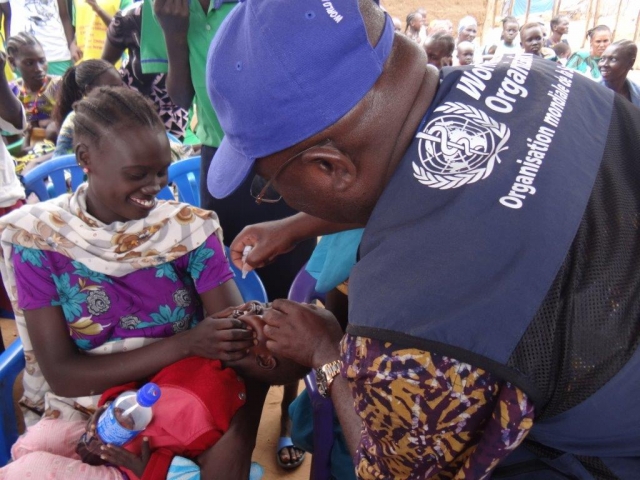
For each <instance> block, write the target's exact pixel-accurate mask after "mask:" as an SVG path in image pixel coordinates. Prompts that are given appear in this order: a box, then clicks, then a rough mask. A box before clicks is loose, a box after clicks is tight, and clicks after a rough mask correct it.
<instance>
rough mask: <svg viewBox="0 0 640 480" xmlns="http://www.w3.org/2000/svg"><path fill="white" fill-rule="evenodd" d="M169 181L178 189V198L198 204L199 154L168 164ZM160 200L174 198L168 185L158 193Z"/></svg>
mask: <svg viewBox="0 0 640 480" xmlns="http://www.w3.org/2000/svg"><path fill="white" fill-rule="evenodd" d="M169 183H173V184H174V185H175V186H176V188H177V190H178V200H180V201H181V202H185V203H188V204H190V205H193V206H194V207H199V206H200V156H197V157H189V158H185V159H184V160H179V161H177V162H175V163H172V164H171V165H170V166H169ZM157 197H158V198H159V199H160V200H175V198H174V196H173V193H172V192H171V189H170V188H169V186H166V187H164V188H163V189H162V190H160V192H159V193H158V195H157Z"/></svg>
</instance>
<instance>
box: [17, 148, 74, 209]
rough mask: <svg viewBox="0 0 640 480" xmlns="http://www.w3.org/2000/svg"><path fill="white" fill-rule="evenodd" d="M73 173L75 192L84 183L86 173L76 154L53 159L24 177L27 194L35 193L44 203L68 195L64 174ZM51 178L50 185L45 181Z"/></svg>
mask: <svg viewBox="0 0 640 480" xmlns="http://www.w3.org/2000/svg"><path fill="white" fill-rule="evenodd" d="M65 170H68V171H69V172H71V191H74V192H75V190H76V189H77V188H78V186H80V184H81V183H82V182H84V172H83V171H82V168H80V166H79V165H78V163H77V162H76V156H75V154H69V155H63V156H61V157H57V158H52V159H51V160H48V161H46V162H45V163H42V164H40V165H38V166H37V167H34V168H33V170H31V171H29V172H27V173H25V174H24V175H23V177H22V180H23V182H24V185H25V187H26V190H27V192H34V193H35V194H36V195H37V196H38V198H39V199H40V200H42V201H44V200H48V199H50V198H55V197H57V196H59V195H62V194H63V193H67V192H68V191H69V188H68V187H67V180H66V179H65V175H64V172H65ZM47 178H49V180H50V182H49V184H47V183H45V179H47Z"/></svg>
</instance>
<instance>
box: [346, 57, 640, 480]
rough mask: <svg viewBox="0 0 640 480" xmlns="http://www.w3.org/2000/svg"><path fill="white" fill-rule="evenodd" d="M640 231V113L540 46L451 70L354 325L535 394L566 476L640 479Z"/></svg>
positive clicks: (540, 442)
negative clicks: (537, 52) (541, 54)
mask: <svg viewBox="0 0 640 480" xmlns="http://www.w3.org/2000/svg"><path fill="white" fill-rule="evenodd" d="M639 227H640V110H636V109H635V107H633V106H631V104H630V103H628V102H626V101H625V100H623V99H622V98H621V97H619V98H615V97H614V94H613V93H612V92H611V91H610V90H607V89H606V88H602V87H601V86H600V85H597V84H596V83H595V82H592V81H591V80H589V79H586V78H584V77H582V76H580V75H579V74H577V73H576V72H573V71H571V70H567V69H565V68H564V67H562V66H560V65H558V64H555V63H553V62H550V61H546V60H539V59H537V58H535V59H534V58H533V57H532V56H530V55H519V56H512V55H509V56H505V57H503V58H502V59H501V60H499V61H498V63H496V64H482V65H478V66H470V67H466V68H464V69H452V70H449V71H447V72H446V74H445V75H444V79H443V81H442V84H441V86H440V89H439V91H438V94H437V96H436V98H435V100H434V101H433V103H432V105H431V106H430V108H429V111H428V112H427V113H426V115H425V118H424V120H423V122H422V124H421V125H420V127H419V129H418V131H417V132H416V135H415V138H414V140H413V142H412V144H411V145H410V147H409V149H408V150H407V152H406V154H405V156H404V158H403V159H402V161H401V163H400V164H399V166H398V167H397V169H396V171H395V173H394V175H393V177H392V178H391V180H390V182H389V184H388V185H387V187H386V189H385V191H384V192H383V194H382V196H381V198H380V200H379V202H378V204H377V205H376V208H375V209H374V211H373V214H372V215H371V218H370V220H369V223H368V224H367V226H366V229H365V233H364V236H363V239H362V243H361V246H360V259H359V262H358V263H357V265H356V266H355V267H354V269H353V271H352V273H351V277H350V285H349V300H350V306H349V322H350V324H349V327H348V329H347V331H348V333H350V334H352V335H361V336H366V337H371V338H376V339H379V340H384V341H390V342H393V343H394V344H397V345H399V346H411V347H416V348H421V349H424V350H428V351H434V352H438V353H440V354H445V355H450V356H452V357H454V358H457V359H458V360H461V361H465V362H468V363H470V364H472V365H474V366H476V367H480V368H484V369H486V370H488V371H490V372H492V373H493V374H495V375H498V376H500V377H501V378H502V379H504V380H507V381H510V382H512V383H514V384H515V385H517V386H518V387H520V388H522V389H523V390H524V391H525V392H526V393H527V394H528V396H529V398H530V399H532V401H533V402H534V404H535V406H536V421H535V424H534V428H533V430H532V432H531V434H530V435H529V439H530V451H532V452H534V453H535V457H536V458H543V459H544V462H545V465H551V464H552V463H553V462H556V464H554V465H555V466H554V467H553V469H555V470H554V471H557V472H563V473H562V474H564V475H574V476H575V477H576V478H597V477H599V476H600V473H599V472H601V471H602V472H605V473H604V474H602V475H604V477H602V478H609V477H610V478H615V477H616V476H618V477H620V478H629V479H631V478H640V406H636V403H637V402H638V399H640V352H639V351H638V349H637V346H638V341H639V340H640V323H639V322H638V319H639V318H640V241H638V239H639V238H640V236H639V235H638V234H639V233H640V232H638V228H639ZM567 459H569V460H567ZM567 463H568V464H569V466H568V467H567V466H566V465H565V464H567ZM558 465H560V466H558ZM572 469H573V470H572ZM576 472H578V473H576ZM526 478H528V477H526ZM531 478H533V477H531ZM548 478H551V477H548Z"/></svg>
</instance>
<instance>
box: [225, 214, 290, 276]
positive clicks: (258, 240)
mask: <svg viewBox="0 0 640 480" xmlns="http://www.w3.org/2000/svg"><path fill="white" fill-rule="evenodd" d="M296 243H297V242H296V241H295V240H294V239H293V238H292V237H291V236H290V235H289V234H288V229H287V225H286V223H284V222H282V221H280V220H275V221H273V222H263V223H258V224H256V225H249V226H248V227H245V228H243V229H242V231H241V232H240V233H239V234H238V235H237V236H236V238H235V239H234V240H233V242H231V246H230V247H229V250H230V252H231V261H232V262H233V264H234V265H235V266H236V267H238V269H240V270H242V267H243V265H242V254H243V252H244V248H245V247H246V246H251V247H253V248H252V250H251V251H250V252H249V254H248V255H247V258H246V259H245V261H246V264H247V266H248V267H249V268H248V270H253V269H256V268H261V267H264V266H265V265H268V264H270V263H272V262H273V261H274V260H275V259H276V258H277V257H278V256H279V255H282V254H285V253H287V252H290V251H291V250H293V248H294V247H295V246H296Z"/></svg>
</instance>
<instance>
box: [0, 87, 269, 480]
mask: <svg viewBox="0 0 640 480" xmlns="http://www.w3.org/2000/svg"><path fill="white" fill-rule="evenodd" d="M74 110H75V112H76V119H75V133H74V146H75V152H76V159H77V161H78V164H79V165H80V166H81V167H82V169H83V170H84V171H85V173H86V175H87V178H88V181H87V183H86V184H83V185H81V186H80V187H79V188H78V190H77V191H76V192H75V193H74V194H71V195H69V194H67V195H63V196H61V197H58V198H56V199H52V200H49V201H47V202H42V203H38V204H34V205H27V206H24V207H22V208H21V209H20V210H18V211H16V212H13V213H11V214H9V215H7V216H5V217H3V218H2V222H0V239H1V243H2V250H3V252H2V253H3V259H4V260H3V263H0V272H1V273H2V278H3V280H4V282H5V286H6V287H7V291H8V292H9V294H10V297H11V300H12V302H13V305H14V311H15V312H16V322H17V326H18V331H19V333H20V337H21V339H22V342H23V343H24V348H25V356H26V358H27V367H26V369H25V375H24V380H23V383H24V387H25V396H24V398H23V399H22V401H21V403H22V404H23V405H24V406H26V408H27V412H28V414H27V415H26V420H27V423H29V424H33V423H35V422H36V421H38V420H40V415H43V414H44V416H45V417H47V418H46V419H45V420H42V421H47V422H51V421H60V422H64V421H70V420H74V419H75V420H77V419H82V418H86V413H87V411H89V412H90V411H91V410H92V409H93V408H95V405H96V403H95V402H96V400H97V397H95V395H96V394H99V393H101V392H104V391H105V390H107V389H109V388H111V387H114V386H116V385H120V384H123V383H127V382H130V381H134V380H137V379H140V378H145V377H148V376H150V375H153V374H154V373H156V372H158V371H159V370H160V369H161V368H163V367H165V366H167V365H169V364H172V363H175V362H177V361H179V360H181V359H183V358H186V357H188V356H200V357H206V358H210V359H219V360H222V361H231V360H237V359H240V358H243V357H244V356H245V355H246V354H247V351H248V349H249V348H250V347H251V346H252V345H253V339H254V333H253V332H252V331H251V330H249V329H247V328H246V327H245V326H244V324H242V322H240V321H238V320H237V319H214V318H209V317H207V314H211V313H213V312H217V311H219V310H222V309H224V308H226V307H228V306H231V305H237V304H239V303H241V297H240V294H239V292H238V289H237V287H236V285H235V283H234V281H233V273H232V272H231V271H230V269H229V264H228V262H227V259H226V258H225V254H224V250H223V247H222V243H221V238H222V232H221V229H220V226H219V223H218V218H217V216H216V214H215V213H213V212H210V211H205V210H201V209H198V208H195V207H192V206H190V205H187V204H182V203H179V202H173V201H172V202H164V201H158V200H157V199H156V195H157V194H158V192H159V191H160V190H161V189H162V188H163V187H164V186H165V185H166V184H167V168H168V166H169V164H170V163H171V154H170V150H169V142H168V140H167V137H166V134H165V131H164V126H163V124H162V122H161V120H160V118H159V117H158V115H157V113H156V112H155V109H154V107H153V106H152V105H151V104H150V103H149V102H147V100H146V99H145V98H144V97H143V96H142V95H141V94H139V93H137V92H134V91H131V90H128V89H125V88H122V87H118V88H113V87H100V88H99V89H96V90H94V91H93V92H92V93H91V94H90V95H89V96H88V97H86V98H84V99H83V100H81V101H80V102H78V103H77V104H76V105H75V107H74ZM247 388H248V389H251V388H252V386H251V384H250V383H248V384H247ZM257 388H258V391H259V392H260V394H257V395H253V394H252V393H249V391H248V392H247V405H246V406H245V407H243V408H242V409H241V410H240V411H239V413H238V414H237V415H235V416H234V419H233V421H232V424H231V427H230V429H229V432H228V436H225V440H224V441H220V442H218V444H216V446H215V447H213V448H212V449H210V450H211V452H210V455H209V458H213V459H214V460H215V464H216V466H217V468H222V469H223V470H222V471H225V472H229V475H228V477H227V478H230V479H236V478H237V479H242V480H245V479H246V478H247V476H248V472H249V466H250V461H251V452H252V450H253V445H255V434H256V431H257V426H258V423H259V414H260V409H261V405H262V401H263V399H264V396H263V395H264V393H265V392H264V391H263V390H261V389H260V388H259V387H257ZM254 401H255V402H256V404H254V403H253V402H254ZM52 419H56V420H52ZM28 434H29V433H28V432H27V435H28ZM43 454H46V452H43ZM70 454H72V452H70ZM45 456H46V455H45ZM43 461H44V460H43ZM21 474H24V472H22V473H21ZM1 476H2V475H0V477H1ZM26 476H27V475H23V476H21V477H15V478H26ZM34 478H42V477H38V475H37V474H34Z"/></svg>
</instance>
